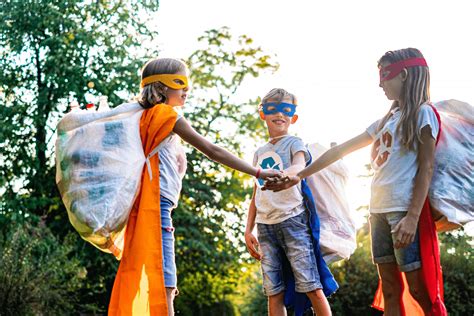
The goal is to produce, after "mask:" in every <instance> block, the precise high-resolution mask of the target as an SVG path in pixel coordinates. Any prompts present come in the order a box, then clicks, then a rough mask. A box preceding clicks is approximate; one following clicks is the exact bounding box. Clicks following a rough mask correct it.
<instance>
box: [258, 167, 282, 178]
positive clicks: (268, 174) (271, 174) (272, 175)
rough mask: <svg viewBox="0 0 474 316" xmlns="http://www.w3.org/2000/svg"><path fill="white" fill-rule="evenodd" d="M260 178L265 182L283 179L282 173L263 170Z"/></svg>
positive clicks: (273, 170)
mask: <svg viewBox="0 0 474 316" xmlns="http://www.w3.org/2000/svg"><path fill="white" fill-rule="evenodd" d="M258 177H259V178H260V179H264V180H267V179H269V180H273V179H280V178H281V177H282V172H281V171H280V170H275V169H262V170H261V171H260V174H259V175H258Z"/></svg>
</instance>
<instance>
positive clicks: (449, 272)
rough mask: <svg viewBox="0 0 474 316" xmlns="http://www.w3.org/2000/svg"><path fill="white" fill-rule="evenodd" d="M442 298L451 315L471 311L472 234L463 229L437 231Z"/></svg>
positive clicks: (473, 304) (473, 282)
mask: <svg viewBox="0 0 474 316" xmlns="http://www.w3.org/2000/svg"><path fill="white" fill-rule="evenodd" d="M439 239H440V250H441V266H442V268H443V280H444V302H445V304H446V308H447V310H448V312H449V314H450V315H471V314H472V311H474V300H473V299H472V297H474V264H473V262H472V260H473V257H474V256H473V255H474V249H473V247H472V245H473V237H471V236H468V235H467V234H465V232H464V231H463V230H458V231H455V232H452V233H445V234H439Z"/></svg>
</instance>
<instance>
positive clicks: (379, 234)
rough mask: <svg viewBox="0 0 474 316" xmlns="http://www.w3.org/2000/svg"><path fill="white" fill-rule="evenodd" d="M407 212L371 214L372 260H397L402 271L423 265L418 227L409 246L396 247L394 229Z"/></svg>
mask: <svg viewBox="0 0 474 316" xmlns="http://www.w3.org/2000/svg"><path fill="white" fill-rule="evenodd" d="M405 215H406V212H388V213H372V214H370V216H369V223H370V236H371V240H372V260H373V262H374V263H375V264H377V263H391V262H396V263H397V264H398V268H399V269H400V271H402V272H409V271H413V270H416V269H419V268H420V267H421V259H420V241H419V236H418V229H417V230H416V235H415V239H414V241H413V242H412V243H411V244H409V245H408V246H406V247H404V248H400V249H394V247H393V245H394V243H395V235H394V234H392V230H393V229H394V228H395V226H396V225H397V224H398V223H399V222H400V220H401V219H402V218H404V217H405Z"/></svg>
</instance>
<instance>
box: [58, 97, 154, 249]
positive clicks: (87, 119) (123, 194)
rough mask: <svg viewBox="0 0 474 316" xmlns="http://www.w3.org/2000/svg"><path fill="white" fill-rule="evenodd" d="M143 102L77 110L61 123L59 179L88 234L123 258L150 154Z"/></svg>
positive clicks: (73, 218)
mask: <svg viewBox="0 0 474 316" xmlns="http://www.w3.org/2000/svg"><path fill="white" fill-rule="evenodd" d="M142 113H143V108H142V107H141V106H140V105H139V104H138V103H127V104H122V105H120V106H118V107H116V108H114V109H112V110H110V111H104V112H90V111H74V112H71V113H68V114H66V115H65V116H64V117H63V118H62V119H61V121H60V122H59V123H58V126H57V140H56V183H57V185H58V188H59V191H60V193H61V197H62V200H63V202H64V205H65V206H66V209H67V212H68V216H69V220H70V222H71V224H72V225H73V226H74V228H75V229H76V230H77V231H78V233H79V234H80V235H81V237H82V238H84V239H85V240H87V241H88V242H90V243H91V244H93V245H94V246H96V247H97V248H99V249H100V250H102V251H105V252H109V253H113V254H114V255H115V256H116V257H117V258H120V257H121V253H122V250H123V241H124V240H123V238H124V232H125V227H126V224H127V220H128V216H129V214H130V210H131V209H132V207H133V204H134V202H135V199H136V197H137V194H138V192H139V189H140V183H141V176H142V171H143V166H144V164H145V161H146V159H145V155H144V152H143V147H142V142H141V139H140V117H141V115H142Z"/></svg>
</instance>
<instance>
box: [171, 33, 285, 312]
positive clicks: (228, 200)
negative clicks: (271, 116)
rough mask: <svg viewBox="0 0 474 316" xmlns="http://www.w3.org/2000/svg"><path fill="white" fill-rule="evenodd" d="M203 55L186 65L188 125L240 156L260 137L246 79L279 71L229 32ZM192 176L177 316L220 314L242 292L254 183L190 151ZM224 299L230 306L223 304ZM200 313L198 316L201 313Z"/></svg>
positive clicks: (180, 250)
mask: <svg viewBox="0 0 474 316" xmlns="http://www.w3.org/2000/svg"><path fill="white" fill-rule="evenodd" d="M199 41H200V43H201V45H202V49H198V50H197V51H195V52H194V53H193V54H192V55H191V56H190V57H189V58H188V60H187V63H188V65H189V68H190V75H191V80H192V82H193V88H192V89H193V90H192V94H193V97H192V99H191V100H190V102H188V103H189V104H190V105H189V106H188V107H189V109H188V110H187V111H186V115H185V116H186V117H187V118H188V119H189V121H190V122H191V124H192V125H193V127H194V128H196V129H197V130H198V131H199V132H200V133H201V134H203V135H205V136H206V137H207V138H208V139H209V140H211V141H213V142H215V143H217V144H219V145H220V146H222V147H224V148H227V149H229V150H231V151H233V152H234V153H235V154H238V155H241V154H242V151H243V150H242V146H243V145H242V144H244V143H245V142H246V141H247V142H248V140H249V139H255V138H256V137H257V136H261V135H262V134H263V133H264V132H265V129H264V128H263V124H262V123H261V122H260V120H259V119H258V113H257V97H255V98H254V99H253V100H242V98H239V97H238V88H239V87H240V86H241V84H242V82H243V80H245V78H247V77H249V76H254V77H256V76H258V75H259V74H260V73H261V72H263V71H275V70H276V69H277V67H278V65H277V64H276V63H275V62H274V61H273V60H272V57H271V56H270V55H267V54H265V53H264V52H263V51H262V49H261V48H260V47H258V46H256V45H255V44H254V43H253V41H252V39H250V38H249V37H247V36H240V37H238V38H237V39H235V38H234V37H233V36H232V35H231V33H230V31H229V30H228V29H227V28H221V29H213V30H210V31H207V32H206V33H205V35H203V36H202V37H200V38H199ZM187 157H188V171H187V173H186V177H185V179H184V182H183V192H182V196H181V200H180V204H179V206H178V208H177V210H176V211H175V212H174V215H173V216H174V218H173V219H174V220H175V223H176V236H177V240H176V257H177V264H178V279H179V287H180V291H181V293H182V294H183V295H182V296H181V297H178V299H177V310H181V311H182V313H184V314H186V315H187V313H186V312H185V309H186V306H190V305H191V304H193V303H194V306H196V305H197V308H194V309H193V313H194V314H193V315H199V314H196V313H202V315H209V308H215V309H216V312H217V314H215V315H224V314H227V315H230V314H229V313H231V312H230V311H227V312H226V313H223V312H224V310H222V309H225V308H226V306H228V305H226V303H225V302H226V300H227V299H228V297H229V295H231V294H232V293H233V292H234V291H235V289H236V286H237V283H238V281H239V277H240V273H241V271H240V269H241V267H242V259H241V258H242V254H243V252H244V251H245V248H244V247H243V244H242V236H243V230H244V220H243V215H244V214H245V213H246V209H245V207H244V206H245V201H246V200H248V199H249V194H250V190H249V185H248V181H249V178H248V177H247V176H245V175H243V174H241V173H239V172H236V171H233V170H230V169H228V168H226V167H224V166H222V165H219V164H217V163H215V162H213V161H210V160H209V159H207V158H206V157H204V156H203V155H202V154H201V153H199V152H198V151H197V150H195V149H194V148H189V152H188V153H187ZM226 297H227V298H226ZM197 310H199V312H198V311H197Z"/></svg>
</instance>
